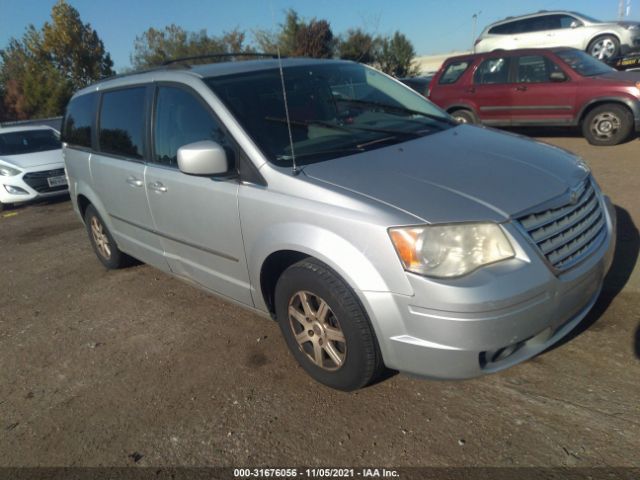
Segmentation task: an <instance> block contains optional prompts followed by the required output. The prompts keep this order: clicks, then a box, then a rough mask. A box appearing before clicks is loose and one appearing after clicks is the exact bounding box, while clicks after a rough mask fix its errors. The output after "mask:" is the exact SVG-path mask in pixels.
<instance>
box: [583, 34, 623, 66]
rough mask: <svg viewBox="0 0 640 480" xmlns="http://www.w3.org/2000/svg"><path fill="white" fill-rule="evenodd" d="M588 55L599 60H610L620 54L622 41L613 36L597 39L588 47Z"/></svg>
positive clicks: (603, 36)
mask: <svg viewBox="0 0 640 480" xmlns="http://www.w3.org/2000/svg"><path fill="white" fill-rule="evenodd" d="M587 53H588V54H589V55H591V56H593V57H595V58H597V59H598V60H603V61H606V60H609V59H611V58H614V57H617V56H618V55H619V54H620V41H619V40H618V39H617V38H616V37H614V36H613V35H602V36H600V37H596V38H594V39H593V40H592V41H591V43H590V44H589V46H588V47H587Z"/></svg>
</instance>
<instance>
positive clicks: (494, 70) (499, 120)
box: [468, 56, 513, 126]
mask: <svg viewBox="0 0 640 480" xmlns="http://www.w3.org/2000/svg"><path fill="white" fill-rule="evenodd" d="M510 66H511V58H510V57H509V56H501V57H491V58H487V59H485V60H483V61H482V62H481V63H480V65H478V68H477V69H476V71H475V72H474V74H473V85H472V86H471V87H470V88H469V89H468V94H469V98H470V99H472V100H473V102H474V103H475V104H476V105H477V107H476V111H477V112H478V115H479V117H480V120H481V121H482V123H486V124H488V125H503V126H504V125H509V124H510V123H511V88H513V87H512V85H511V83H510V72H509V70H510Z"/></svg>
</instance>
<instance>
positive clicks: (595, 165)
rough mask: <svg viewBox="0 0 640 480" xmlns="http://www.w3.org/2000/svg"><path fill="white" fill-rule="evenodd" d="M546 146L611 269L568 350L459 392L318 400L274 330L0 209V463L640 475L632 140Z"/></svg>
mask: <svg viewBox="0 0 640 480" xmlns="http://www.w3.org/2000/svg"><path fill="white" fill-rule="evenodd" d="M544 140H545V141H549V142H550V143H553V144H556V145H558V146H561V147H564V148H567V149H569V150H572V151H575V152H577V153H579V154H580V155H582V156H583V157H584V158H585V159H586V160H587V161H588V163H589V164H590V165H591V167H592V169H593V171H594V173H595V175H596V177H597V179H598V181H599V183H600V185H601V186H602V188H603V190H604V191H605V192H606V193H607V194H609V195H610V196H611V197H612V199H613V201H614V203H615V204H616V205H617V211H618V218H619V226H618V237H619V245H618V248H617V251H616V258H615V261H614V265H613V270H612V272H611V273H610V275H609V276H608V277H607V281H606V285H605V288H604V292H603V294H602V297H601V298H600V300H599V302H598V304H597V305H596V308H595V309H594V311H593V312H592V313H591V314H590V315H589V317H588V318H587V319H586V320H585V322H584V323H583V325H581V326H580V327H579V329H578V332H577V333H576V335H574V336H573V337H572V338H571V339H570V340H569V341H567V342H566V343H565V344H563V345H561V346H560V347H558V348H555V349H552V350H551V351H548V352H546V353H544V354H542V355H540V356H538V357H537V358H535V359H533V360H531V361H529V362H526V363H524V364H522V365H519V366H517V367H515V368H512V369H510V370H507V371H505V372H502V373H499V374H495V375H491V376H487V377H483V378H479V379H474V380H471V381H463V382H446V381H425V380H418V379H414V378H410V377H407V376H405V375H395V376H392V377H391V378H388V379H387V380H385V381H383V382H381V383H378V384H376V385H373V386H371V387H369V388H366V389H364V390H361V391H358V392H354V393H341V392H337V391H333V390H330V389H328V388H325V387H323V386H321V385H319V384H317V383H314V382H313V381H312V380H311V379H310V378H309V377H308V376H307V375H306V374H305V373H304V372H303V370H302V369H301V368H299V367H297V366H296V365H295V363H294V360H293V358H292V357H291V355H290V354H289V353H288V351H287V349H286V346H285V344H284V341H283V340H282V338H281V336H280V332H279V330H278V327H277V325H276V324H275V323H274V322H272V321H270V320H266V319H263V318H260V317H258V316H256V315H254V314H252V313H249V312H247V311H244V310H242V309H240V308H238V307H236V306H234V305H232V304H229V303H226V302H224V301H221V300H219V299H217V298H215V297H213V296H211V295H208V294H206V293H203V292H201V291H199V290H197V289H195V288H193V287H191V286H189V285H186V284H183V283H181V282H180V281H178V280H175V279H173V278H171V277H169V276H167V275H165V274H163V273H160V272H159V271H157V270H155V269H153V268H151V267H148V266H146V265H139V266H135V267H132V268H129V269H125V270H120V271H106V270H105V269H104V268H103V267H102V266H101V264H100V263H99V262H98V261H97V259H96V258H95V257H94V254H93V252H92V251H91V249H90V246H89V242H88V240H87V238H86V234H85V231H84V229H83V226H82V225H81V224H80V222H79V221H78V219H77V218H76V216H75V214H74V213H73V212H72V210H71V205H70V203H69V202H68V201H59V202H51V203H42V204H35V205H30V206H26V207H21V208H15V209H13V210H10V211H8V212H4V213H3V214H0V265H1V266H2V270H1V271H0V465H1V466H126V465H134V464H135V465H140V466H150V465H153V466H160V465H199V466H204V465H215V466H221V465H224V466H253V465H262V466H300V465H304V466H309V465H313V466H316V465H324V466H372V465H375V466H425V465H429V466H523V465H527V466H635V467H638V466H640V456H639V455H638V447H639V445H640V443H639V442H640V440H639V439H640V435H639V434H640V268H639V267H638V245H639V244H640V241H639V237H638V230H637V225H639V224H640V191H639V190H640V140H636V141H634V142H631V143H627V144H625V145H621V146H617V147H610V148H594V147H591V146H589V145H588V144H587V143H586V142H585V141H584V140H583V139H582V138H576V137H558V136H555V137H552V138H544Z"/></svg>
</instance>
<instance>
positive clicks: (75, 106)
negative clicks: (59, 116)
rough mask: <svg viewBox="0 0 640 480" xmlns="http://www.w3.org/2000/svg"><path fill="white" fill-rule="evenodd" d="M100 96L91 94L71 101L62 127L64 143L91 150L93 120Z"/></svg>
mask: <svg viewBox="0 0 640 480" xmlns="http://www.w3.org/2000/svg"><path fill="white" fill-rule="evenodd" d="M97 100H98V95H97V94H95V93H90V94H88V95H82V96H80V97H76V98H74V99H72V100H71V102H70V103H69V105H68V106H67V113H66V115H65V117H64V123H63V126H62V141H63V142H67V143H68V144H69V145H72V146H79V147H87V148H91V134H92V129H93V120H94V119H95V116H96V105H97Z"/></svg>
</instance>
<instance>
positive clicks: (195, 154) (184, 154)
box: [178, 140, 229, 175]
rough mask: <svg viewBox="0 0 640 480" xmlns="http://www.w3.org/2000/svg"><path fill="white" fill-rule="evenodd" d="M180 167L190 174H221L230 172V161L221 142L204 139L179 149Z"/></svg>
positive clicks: (182, 170)
mask: <svg viewBox="0 0 640 480" xmlns="http://www.w3.org/2000/svg"><path fill="white" fill-rule="evenodd" d="M178 168H179V169H180V171H181V172H183V173H187V174H189V175H221V174H224V173H227V172H228V170H229V162H228V161H227V153H226V152H225V151H224V148H222V146H221V145H220V144H218V143H216V142H212V141H211V140H203V141H201V142H195V143H189V144H188V145H183V146H182V147H180V148H179V149H178Z"/></svg>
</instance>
